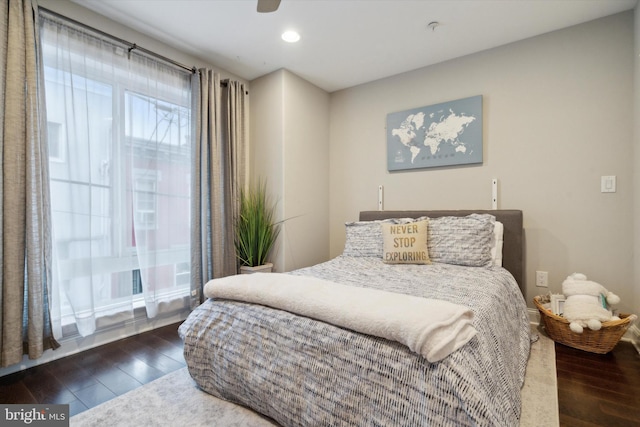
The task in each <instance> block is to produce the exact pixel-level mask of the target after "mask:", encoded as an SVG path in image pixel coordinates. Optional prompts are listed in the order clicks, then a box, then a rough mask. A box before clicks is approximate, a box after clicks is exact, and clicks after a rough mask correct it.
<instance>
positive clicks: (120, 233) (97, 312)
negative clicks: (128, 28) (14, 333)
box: [41, 12, 191, 335]
mask: <svg viewBox="0 0 640 427" xmlns="http://www.w3.org/2000/svg"><path fill="white" fill-rule="evenodd" d="M42 15H43V16H44V19H41V37H42V45H43V57H44V66H45V67H44V70H45V72H44V76H45V89H46V99H47V117H48V120H49V121H50V122H49V150H50V156H49V160H50V162H49V168H50V188H51V201H52V228H53V236H54V259H55V267H54V276H55V277H54V284H53V287H54V292H55V291H58V292H60V295H61V299H62V300H63V301H66V302H65V303H64V304H63V305H62V307H61V309H62V315H63V316H67V318H69V319H72V320H73V321H75V322H76V323H77V324H78V329H79V330H80V333H81V334H83V335H87V334H89V333H92V332H93V330H94V329H95V319H97V318H100V317H106V316H110V315H114V314H117V313H120V312H123V311H130V310H131V307H132V306H134V305H136V304H143V303H144V304H145V306H146V307H147V312H148V313H155V311H156V310H157V308H158V307H159V306H160V305H161V304H160V302H162V301H169V300H175V299H180V298H183V299H184V297H185V296H186V295H188V292H189V281H188V280H185V277H187V278H188V276H189V269H190V264H189V263H190V256H189V249H190V240H189V239H190V223H189V222H190V220H189V218H190V217H189V209H190V200H191V199H190V193H189V191H190V183H189V180H190V176H191V139H190V138H191V137H190V133H191V132H190V129H191V84H190V79H191V75H190V73H188V72H184V71H182V70H176V69H175V68H174V67H172V66H170V65H166V64H162V63H159V62H157V61H155V60H153V59H151V58H148V57H145V56H141V55H135V54H131V55H130V57H129V55H126V54H124V52H125V51H124V50H123V49H122V48H121V47H118V46H116V45H115V44H114V42H113V41H112V40H109V39H108V38H105V37H103V36H102V35H98V34H94V33H93V32H92V31H90V30H88V29H86V28H83V27H79V26H74V25H73V24H70V23H68V22H66V21H63V20H62V19H60V18H58V17H54V16H51V15H48V14H47V13H46V12H42ZM63 130H64V132H63ZM178 277H179V278H180V279H178ZM185 300H186V299H185ZM173 306H175V305H173Z"/></svg>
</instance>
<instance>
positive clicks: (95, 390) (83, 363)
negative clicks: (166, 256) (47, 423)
mask: <svg viewBox="0 0 640 427" xmlns="http://www.w3.org/2000/svg"><path fill="white" fill-rule="evenodd" d="M178 326H179V325H178V324H174V325H170V326H165V327H163V328H158V329H155V330H153V331H149V332H145V333H142V334H140V335H136V336H133V337H129V338H125V339H123V340H120V341H116V342H113V343H110V344H106V345H103V346H100V347H96V348H93V349H91V350H87V351H84V352H82V353H79V354H76V355H73V356H69V357H65V358H62V359H59V360H55V361H53V362H49V363H46V364H43V365H39V366H36V367H33V368H30V369H27V370H25V371H22V372H17V373H15V374H10V375H6V376H4V377H1V378H0V402H2V403H61V404H69V415H71V416H73V415H75V414H78V413H80V412H82V411H85V410H87V409H88V408H92V407H94V406H97V405H99V404H100V403H103V402H106V401H107V400H109V399H112V398H114V397H116V396H119V395H121V394H124V393H126V392H128V391H130V390H133V389H135V388H137V387H140V386H141V385H143V384H146V383H149V382H151V381H153V380H155V379H157V378H160V377H161V376H163V375H166V374H168V373H170V372H173V371H175V370H176V369H180V368H182V367H184V366H186V364H185V361H184V357H183V356H182V340H181V339H180V337H179V336H178V332H177V329H178Z"/></svg>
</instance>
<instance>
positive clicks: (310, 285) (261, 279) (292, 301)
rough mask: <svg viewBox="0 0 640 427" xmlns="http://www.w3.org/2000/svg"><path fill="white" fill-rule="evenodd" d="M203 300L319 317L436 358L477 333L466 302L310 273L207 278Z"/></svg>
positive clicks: (428, 357) (467, 340)
mask: <svg viewBox="0 0 640 427" xmlns="http://www.w3.org/2000/svg"><path fill="white" fill-rule="evenodd" d="M204 294H205V296H207V297H208V298H214V299H216V298H222V299H230V300H235V301H244V302H250V303H254V304H260V305H266V306H269V307H273V308H277V309H281V310H285V311H288V312H291V313H295V314H298V315H302V316H306V317H310V318H313V319H317V320H322V321H324V322H327V323H331V324H333V325H336V326H340V327H343V328H348V329H351V330H354V331H357V332H360V333H364V334H368V335H374V336H378V337H382V338H386V339H388V340H393V341H396V342H399V343H401V344H404V345H406V346H407V347H408V348H409V349H410V350H412V351H413V352H415V353H418V354H420V355H422V356H423V357H424V358H426V359H427V360H428V361H429V362H432V363H433V362H438V361H440V360H442V359H444V358H445V357H447V356H449V355H450V354H451V353H452V352H454V351H456V350H458V349H459V348H461V347H462V346H463V345H465V344H466V343H467V342H469V340H471V339H472V338H473V337H474V336H475V335H476V329H475V328H474V327H473V324H472V321H473V312H472V311H471V310H470V309H469V308H468V307H465V306H462V305H459V304H454V303H450V302H447V301H441V300H434V299H427V298H421V297H416V296H412V295H405V294H400V293H394V292H388V291H382V290H377V289H370V288H362V287H356V286H348V285H342V284H339V283H335V282H331V281H328V280H323V279H318V278H315V277H311V276H294V275H290V274H279V273H255V274H245V275H242V274H241V275H237V276H229V277H225V278H222V279H215V280H211V281H210V282H208V283H207V284H206V285H205V287H204Z"/></svg>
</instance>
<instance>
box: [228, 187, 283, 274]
mask: <svg viewBox="0 0 640 427" xmlns="http://www.w3.org/2000/svg"><path fill="white" fill-rule="evenodd" d="M274 215H275V204H274V203H271V201H270V200H269V198H268V197H267V186H266V183H263V182H258V184H257V185H256V186H255V187H250V188H249V189H248V190H242V191H241V192H240V211H239V213H238V218H237V220H236V228H235V239H234V243H235V248H236V256H237V258H238V261H239V263H240V272H241V273H255V272H257V271H261V272H270V271H271V269H272V268H273V264H272V263H270V262H267V255H268V254H269V251H271V248H272V247H273V244H274V243H275V241H276V238H277V237H278V234H279V232H280V227H279V224H277V223H275V222H274V221H273V218H274Z"/></svg>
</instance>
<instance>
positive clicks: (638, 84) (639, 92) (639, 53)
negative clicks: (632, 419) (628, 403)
mask: <svg viewBox="0 0 640 427" xmlns="http://www.w3.org/2000/svg"><path fill="white" fill-rule="evenodd" d="M634 14H635V19H634V23H635V25H634V58H635V65H634V70H633V72H634V90H633V93H634V116H633V117H634V119H635V120H634V123H635V127H634V138H633V139H634V156H633V171H634V181H633V183H634V185H633V188H634V191H633V200H634V207H633V217H634V224H633V225H634V233H633V235H634V239H635V240H634V245H633V248H634V262H633V264H634V266H635V272H634V282H633V283H634V287H635V292H634V296H635V301H634V302H635V304H634V306H633V308H634V310H633V313H636V314H640V119H639V117H640V1H639V2H638V3H637V4H636V8H635V11H634ZM634 332H635V342H636V347H637V348H638V349H639V351H640V327H639V326H638V324H636V326H635V328H634Z"/></svg>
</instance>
